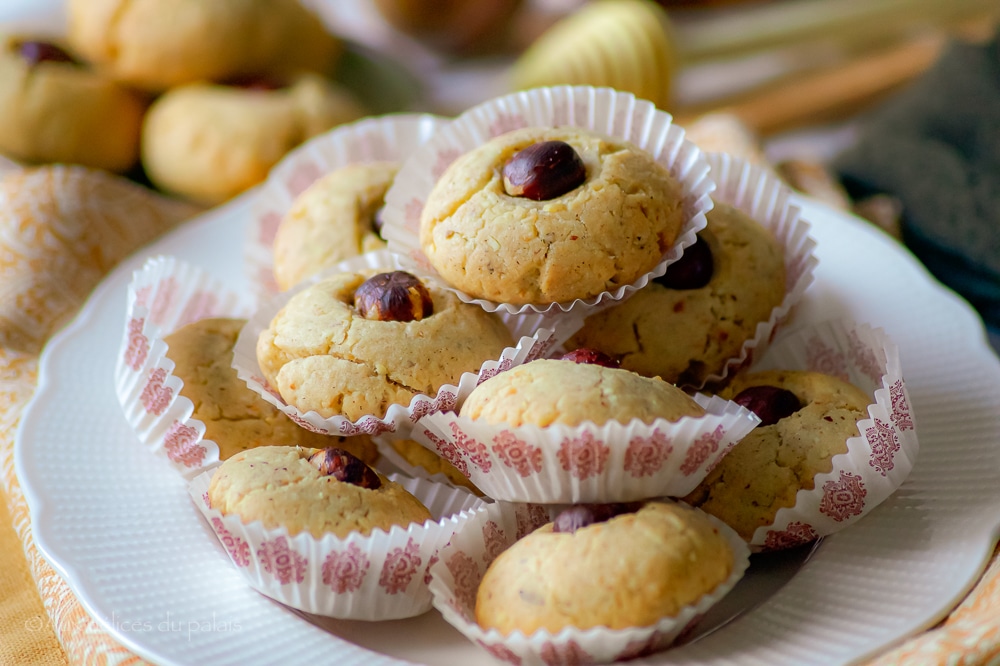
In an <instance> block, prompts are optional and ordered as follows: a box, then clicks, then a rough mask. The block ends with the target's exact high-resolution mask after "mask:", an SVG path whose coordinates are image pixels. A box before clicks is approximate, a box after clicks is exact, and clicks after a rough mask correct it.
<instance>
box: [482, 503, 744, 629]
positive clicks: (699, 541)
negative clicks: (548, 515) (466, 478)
mask: <svg viewBox="0 0 1000 666" xmlns="http://www.w3.org/2000/svg"><path fill="white" fill-rule="evenodd" d="M560 522H561V516H560V517H558V518H557V519H556V522H555V523H548V524H547V525H543V526H542V527H540V528H538V529H537V530H535V531H534V532H531V533H530V534H528V535H527V536H525V537H524V538H522V539H521V540H520V541H517V542H516V543H514V544H513V545H512V546H511V547H510V548H508V549H507V550H505V551H504V552H503V553H501V554H500V555H499V556H498V557H497V558H496V559H495V560H494V561H493V562H492V563H491V564H490V566H489V568H488V569H487V570H486V574H485V575H484V576H483V580H482V581H481V582H480V584H479V590H478V593H477V595H476V621H477V622H478V623H479V625H480V626H482V627H483V628H487V629H489V628H495V629H498V630H499V631H500V632H501V633H502V634H505V635H506V634H510V633H511V632H513V631H517V630H520V631H522V632H524V634H525V635H528V636H530V635H531V634H532V633H534V632H535V631H538V630H540V629H544V630H547V631H549V632H551V633H556V632H558V631H560V630H562V629H564V628H566V627H576V628H578V629H587V628H590V627H598V626H604V627H610V628H612V629H624V628H627V627H643V626H648V625H651V624H654V623H656V622H658V621H659V620H661V619H663V618H665V617H671V616H674V615H677V613H678V612H679V611H680V610H681V609H682V608H683V607H685V606H689V605H691V604H694V603H696V602H697V601H698V600H699V599H700V598H701V597H703V596H704V595H705V594H708V593H711V592H712V591H713V590H714V589H715V588H716V587H718V585H719V584H721V583H723V582H724V581H726V580H727V579H728V578H729V576H730V575H731V573H732V571H733V567H734V559H735V558H734V555H733V551H732V548H731V547H730V545H729V543H728V542H727V541H726V539H725V537H724V536H723V535H722V534H721V533H720V532H719V529H718V527H716V526H715V525H713V524H712V522H711V521H710V520H709V519H708V518H707V517H706V516H705V515H704V514H702V513H700V512H698V511H696V510H694V509H692V508H690V507H686V506H683V505H681V504H677V503H666V502H649V503H647V504H645V505H644V506H642V508H640V509H639V510H638V511H636V512H631V513H624V514H620V515H618V516H615V517H613V518H611V519H610V520H607V521H606V522H597V523H593V524H590V525H587V526H585V527H580V528H578V529H576V530H575V531H570V532H556V531H554V530H553V527H554V525H559V524H560Z"/></svg>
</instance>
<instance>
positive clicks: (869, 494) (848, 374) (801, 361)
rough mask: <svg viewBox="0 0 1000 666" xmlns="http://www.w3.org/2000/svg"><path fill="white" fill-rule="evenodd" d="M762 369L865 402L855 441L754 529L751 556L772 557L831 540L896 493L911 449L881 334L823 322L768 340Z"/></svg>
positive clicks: (906, 405) (895, 366) (902, 391)
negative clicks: (821, 377) (826, 378)
mask: <svg viewBox="0 0 1000 666" xmlns="http://www.w3.org/2000/svg"><path fill="white" fill-rule="evenodd" d="M765 369H780V370H814V371H817V372H823V373H826V374H829V375H834V376H836V377H839V378H841V379H844V380H846V381H849V382H851V383H852V384H854V385H855V386H857V387H858V388H859V389H861V390H862V391H864V392H866V393H867V394H868V395H869V396H871V397H872V402H871V404H869V405H868V418H865V419H862V420H860V421H859V422H858V430H859V432H860V434H859V435H858V436H856V437H852V438H850V439H848V440H847V448H848V451H847V453H842V454H839V455H837V456H834V457H833V458H832V463H833V468H832V469H831V470H830V472H828V473H826V474H817V475H816V477H815V487H814V488H813V489H812V490H800V491H799V492H798V494H797V495H796V497H795V506H794V507H792V508H783V509H779V510H778V513H777V515H776V516H775V520H774V522H773V523H772V524H771V525H767V526H765V527H760V528H758V529H757V531H756V532H755V533H754V535H753V538H752V539H751V541H750V547H751V549H753V550H755V551H761V550H779V549H783V548H791V547H794V546H798V545H801V544H803V543H808V542H810V541H813V540H814V539H817V538H819V537H822V536H826V535H829V534H833V533H834V532H837V531H839V530H842V529H843V528H845V527H847V526H848V525H851V524H852V523H854V522H856V521H858V520H859V519H860V518H861V517H862V516H864V515H865V514H866V513H868V512H869V511H871V510H872V509H874V508H875V507H876V506H878V505H879V504H881V503H882V502H883V501H885V500H886V499H887V498H888V497H889V496H890V495H892V493H894V492H895V491H896V489H897V488H899V486H900V485H902V483H903V481H905V480H906V477H907V476H909V474H910V470H911V469H913V463H914V462H915V461H916V457H917V453H918V450H919V445H918V442H917V432H916V428H915V423H914V419H913V411H912V408H911V403H910V399H909V396H908V394H907V391H906V384H905V382H904V380H903V375H902V369H901V367H900V362H899V350H898V348H897V347H896V345H895V343H893V342H892V341H891V340H890V339H889V336H888V335H886V333H885V331H883V330H882V329H880V328H872V327H871V326H868V325H867V324H858V323H855V322H851V321H848V320H830V321H826V322H822V323H819V324H816V325H813V326H808V327H804V328H801V329H797V330H795V331H789V332H788V333H787V334H785V335H783V336H782V337H781V338H779V339H778V340H776V341H775V342H774V344H773V345H772V347H771V351H770V353H769V354H768V357H767V359H766V363H761V364H759V365H756V366H753V367H752V368H751V370H752V371H756V370H765Z"/></svg>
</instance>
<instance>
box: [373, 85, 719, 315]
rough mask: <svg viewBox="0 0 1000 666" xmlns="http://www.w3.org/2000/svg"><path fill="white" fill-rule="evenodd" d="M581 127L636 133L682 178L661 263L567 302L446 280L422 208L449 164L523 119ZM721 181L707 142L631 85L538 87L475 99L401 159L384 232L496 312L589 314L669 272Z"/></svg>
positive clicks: (410, 258) (408, 262)
mask: <svg viewBox="0 0 1000 666" xmlns="http://www.w3.org/2000/svg"><path fill="white" fill-rule="evenodd" d="M557 126H570V127H581V128H584V129H589V130H593V131H596V132H600V133H603V134H605V135H608V136H613V137H616V138H619V139H624V140H626V141H630V142H631V143H633V144H635V145H636V146H638V147H640V148H642V149H644V150H645V151H647V152H648V153H650V154H651V155H652V156H653V158H654V159H655V160H656V161H657V162H659V163H660V164H662V165H663V166H665V167H666V168H667V169H668V170H669V171H670V173H671V175H672V176H674V177H675V178H676V179H677V180H678V181H679V182H680V183H681V185H682V189H683V210H684V216H685V224H684V227H683V229H682V231H681V234H680V236H679V237H678V239H677V241H676V243H675V244H674V246H673V247H672V248H671V249H670V250H669V251H668V252H667V253H666V254H665V255H664V256H663V257H662V259H661V261H660V263H659V264H658V265H657V266H656V267H655V268H654V269H653V270H652V271H650V272H649V273H647V274H645V275H643V276H642V277H640V278H639V279H638V280H637V281H636V282H634V283H633V284H630V285H626V286H624V287H620V288H618V289H617V290H615V291H613V292H610V291H609V292H604V293H601V294H599V295H597V296H594V297H592V298H588V299H585V300H584V299H578V300H575V301H572V302H568V303H542V304H529V305H513V304H509V303H497V302H493V301H489V300H486V299H480V298H475V297H473V296H471V295H469V294H466V293H464V292H462V291H460V290H458V289H455V288H454V287H451V286H450V285H448V284H447V283H446V282H445V281H444V280H443V279H442V278H441V277H440V276H439V275H438V274H437V272H436V271H434V269H433V268H432V267H431V265H430V263H429V261H428V259H427V257H426V256H425V255H424V253H423V250H422V249H421V247H420V240H419V229H420V214H421V211H422V210H423V207H424V203H425V202H426V200H427V196H428V195H429V194H430V192H431V190H432V189H433V187H434V184H435V182H436V181H437V179H438V178H439V177H440V176H441V174H442V173H444V171H445V169H446V168H447V167H448V165H449V164H451V162H453V161H454V160H455V158H457V157H458V156H460V155H462V154H464V153H466V152H468V151H470V150H472V149H474V148H476V147H478V146H480V145H482V144H483V143H485V142H487V141H489V140H490V139H492V138H493V137H496V136H499V135H500V134H504V133H506V132H509V131H511V130H515V129H519V128H522V127H557ZM714 189H715V183H714V182H713V181H712V179H711V178H710V177H709V168H708V164H707V162H706V161H705V157H704V155H703V154H702V152H701V150H700V149H699V148H698V147H697V146H695V145H694V144H692V143H691V142H690V141H687V140H686V139H685V138H684V130H682V129H681V128H679V127H677V126H676V125H674V124H673V122H672V118H671V116H670V114H668V113H666V112H664V111H661V110H659V109H657V108H656V106H655V105H654V104H652V103H651V102H648V101H645V100H640V99H637V98H636V97H635V96H634V95H632V94H631V93H626V92H620V91H617V90H612V89H611V88H593V87H590V86H555V87H550V88H535V89H533V90H527V91H522V92H517V93H512V94H509V95H505V96H503V97H497V98H495V99H491V100H488V101H486V102H483V103H482V104H479V105H477V106H474V107H472V108H471V109H469V110H467V111H465V112H464V113H462V114H461V115H459V116H458V117H457V118H456V119H455V120H454V121H453V122H452V123H449V124H448V125H446V126H444V127H443V128H441V129H440V130H439V131H438V132H436V133H435V134H434V136H433V137H431V138H430V139H429V140H428V141H427V142H426V143H424V144H423V145H422V146H420V148H418V149H417V150H416V151H415V152H414V153H413V155H412V156H411V157H410V158H409V159H408V160H407V161H406V162H405V163H404V164H403V166H402V168H401V169H400V170H399V173H398V174H397V176H396V180H395V182H394V183H393V185H392V187H390V188H389V191H388V192H387V193H386V197H385V199H386V205H385V210H384V212H383V227H382V235H383V237H384V238H385V239H386V241H388V243H389V249H390V250H391V251H393V252H394V253H396V254H397V255H398V256H399V261H400V263H401V264H402V265H403V266H404V267H405V268H406V269H407V270H410V271H412V272H414V273H415V274H418V275H421V276H422V277H427V278H429V279H433V280H435V281H436V282H438V283H439V284H441V285H442V286H443V287H445V288H448V289H451V290H452V291H454V292H455V293H456V294H457V295H458V297H459V298H461V299H462V300H463V301H465V302H468V303H477V304H479V305H480V306H481V307H483V308H485V309H486V310H489V311H490V312H495V311H498V310H503V311H505V312H510V313H527V312H548V313H551V314H553V315H555V314H558V313H560V312H569V311H571V310H572V311H574V312H575V313H576V314H585V312H586V311H592V310H594V309H595V308H598V307H602V306H604V305H608V304H609V303H613V302H615V301H618V300H621V299H623V298H626V297H627V296H628V295H630V294H631V293H633V292H634V291H635V290H637V289H641V288H642V287H644V286H645V285H646V284H647V283H648V282H649V281H650V280H651V279H653V278H655V277H658V276H660V275H663V273H664V272H666V270H667V266H668V265H669V264H670V263H672V262H674V261H676V260H677V259H679V258H680V256H681V254H682V253H683V251H684V248H685V247H687V246H689V245H691V244H693V243H694V242H695V234H697V233H698V231H700V230H701V229H703V228H704V227H705V213H706V212H708V211H709V210H711V208H712V200H711V199H710V198H709V194H710V193H711V192H712V191H713V190H714Z"/></svg>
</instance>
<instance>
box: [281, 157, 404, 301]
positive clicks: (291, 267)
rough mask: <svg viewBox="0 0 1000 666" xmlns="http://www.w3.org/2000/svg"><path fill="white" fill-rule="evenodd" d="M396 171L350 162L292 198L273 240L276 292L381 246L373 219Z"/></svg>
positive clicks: (395, 166)
mask: <svg viewBox="0 0 1000 666" xmlns="http://www.w3.org/2000/svg"><path fill="white" fill-rule="evenodd" d="M398 169H399V164H398V163H396V162H364V163H358V164H350V165H348V166H345V167H342V168H340V169H337V170H336V171H332V172H331V173H328V174H327V175H325V176H323V177H322V178H320V179H319V180H317V181H316V182H315V183H313V184H312V185H310V186H309V188H308V189H306V191H304V192H303V193H302V194H300V195H299V196H298V197H296V199H295V201H293V202H292V207H291V208H290V209H289V210H288V212H287V213H285V216H284V218H282V220H281V224H280V225H279V227H278V233H277V234H276V235H275V238H274V277H275V281H276V282H277V283H278V286H279V287H280V288H281V289H282V290H285V289H290V288H291V287H293V286H295V285H296V284H298V283H299V282H301V281H302V280H303V279H305V278H307V277H309V276H310V275H315V274H316V273H319V272H320V271H321V270H323V269H324V268H329V267H331V266H333V265H334V264H336V263H338V262H340V261H343V260H344V259H348V258H350V257H354V256H357V255H359V254H363V253H365V252H370V251H374V250H381V249H384V248H385V247H386V243H385V241H384V240H382V238H381V237H380V236H379V235H378V233H377V232H376V231H375V226H374V221H375V215H376V213H378V211H379V209H380V208H382V206H383V205H384V203H385V193H386V191H387V190H388V189H389V186H390V185H392V180H393V178H395V176H396V171H397V170H398Z"/></svg>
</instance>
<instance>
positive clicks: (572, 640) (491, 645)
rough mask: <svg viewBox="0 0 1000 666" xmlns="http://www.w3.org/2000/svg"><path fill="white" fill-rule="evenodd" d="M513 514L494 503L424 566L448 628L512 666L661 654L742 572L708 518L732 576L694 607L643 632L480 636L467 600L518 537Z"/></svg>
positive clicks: (735, 542) (730, 535)
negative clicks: (727, 557) (724, 550)
mask: <svg viewBox="0 0 1000 666" xmlns="http://www.w3.org/2000/svg"><path fill="white" fill-rule="evenodd" d="M515 508H516V507H513V505H505V504H502V503H498V504H492V505H490V506H489V507H487V509H486V511H484V512H482V513H480V514H478V515H477V516H476V517H475V518H474V519H473V520H470V521H469V523H468V524H467V525H466V527H465V528H463V529H462V531H461V532H460V533H457V534H456V535H455V536H454V537H453V538H452V541H451V543H450V544H449V545H448V546H447V547H445V548H444V549H443V550H442V551H441V553H440V554H439V560H438V562H437V563H435V564H434V566H433V567H431V583H430V590H431V593H432V594H433V597H434V600H433V603H434V607H435V608H437V609H438V610H439V611H440V612H441V615H442V616H443V617H444V619H445V620H446V621H447V622H448V624H450V625H452V626H453V627H455V628H456V629H458V630H459V631H460V632H461V633H462V634H463V635H464V636H465V637H466V638H468V639H469V640H470V641H472V642H473V643H475V644H476V645H478V646H479V647H481V648H482V649H483V650H485V651H486V652H488V653H489V654H491V655H492V656H493V657H496V658H497V659H500V660H501V661H506V662H509V663H513V664H522V666H535V665H538V666H543V665H547V664H591V663H608V662H612V661H618V660H622V659H631V658H634V657H638V656H641V655H645V654H649V653H651V652H655V651H658V650H662V649H665V648H667V647H668V646H670V644H671V643H673V642H674V641H675V640H676V639H677V638H678V636H680V635H681V633H682V632H683V631H684V630H685V629H687V628H688V627H689V626H691V625H693V624H694V623H695V622H697V621H698V619H700V618H701V617H702V616H703V615H704V614H705V613H706V612H707V611H708V609H710V608H711V607H712V606H714V605H715V604H716V603H717V602H718V601H719V600H721V599H722V598H723V597H724V596H726V594H728V593H729V591H730V590H732V588H733V587H734V586H735V585H736V583H737V582H739V580H740V579H741V578H742V577H743V575H744V573H745V572H746V569H747V567H748V565H749V556H750V552H749V549H748V548H747V545H746V543H745V542H744V541H743V540H742V539H741V538H740V537H739V536H738V535H737V534H736V532H734V531H733V530H732V529H730V528H729V527H727V526H726V525H724V524H722V523H721V522H720V521H718V520H716V519H715V518H712V517H711V516H708V518H709V519H710V520H711V521H712V522H713V523H715V525H716V526H717V527H718V529H719V531H720V532H721V533H722V534H723V535H724V536H725V538H726V540H727V541H728V542H729V545H730V547H731V548H732V551H733V555H734V558H733V560H734V562H733V570H732V572H731V573H730V575H729V578H728V579H726V580H725V581H724V582H722V583H720V584H719V585H718V586H717V587H716V588H715V589H714V590H712V591H711V592H710V593H708V594H706V595H704V596H703V597H702V598H701V599H699V600H698V601H697V602H696V603H695V604H692V605H690V606H686V607H684V608H682V609H681V610H680V612H678V613H677V615H675V616H673V617H665V618H663V619H662V620H660V621H659V622H657V623H655V624H652V625H649V626H645V627H632V628H628V629H610V628H608V627H593V628H590V629H577V628H573V627H569V628H566V629H563V630H562V631H560V632H558V633H555V634H553V633H551V632H549V631H545V630H539V631H536V632H535V633H533V634H531V635H530V636H526V635H524V634H523V633H522V632H520V631H515V632H513V633H511V634H508V635H506V636H505V635H503V634H502V633H500V632H499V631H498V630H496V629H483V628H482V627H480V626H479V625H478V624H477V623H476V621H475V601H476V591H477V590H478V588H479V583H480V581H481V580H482V578H483V575H484V574H485V573H486V569H487V567H488V566H489V565H490V563H491V562H492V561H493V560H495V559H496V558H497V557H498V556H499V555H500V553H502V552H503V551H504V550H506V549H507V548H508V547H509V546H510V545H511V544H513V543H514V541H516V540H517V539H518V538H520V536H523V535H524V534H525V532H523V530H524V525H523V524H522V523H521V521H520V520H519V519H518V518H517V515H516V512H515V511H514V510H513V509H515ZM519 535H520V536H519ZM595 575H597V574H596V573H595Z"/></svg>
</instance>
